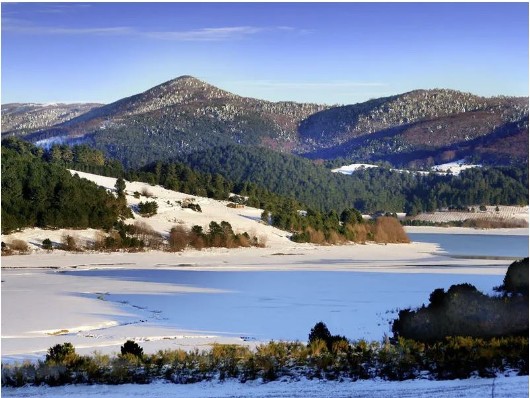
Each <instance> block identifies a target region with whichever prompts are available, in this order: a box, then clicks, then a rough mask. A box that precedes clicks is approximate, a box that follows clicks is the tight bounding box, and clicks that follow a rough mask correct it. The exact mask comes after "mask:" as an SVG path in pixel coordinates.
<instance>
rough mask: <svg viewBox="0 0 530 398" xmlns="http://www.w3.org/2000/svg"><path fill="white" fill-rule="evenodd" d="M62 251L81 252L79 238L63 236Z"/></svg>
mask: <svg viewBox="0 0 530 398" xmlns="http://www.w3.org/2000/svg"><path fill="white" fill-rule="evenodd" d="M61 249H63V250H66V251H80V250H81V249H80V248H79V241H78V238H77V237H75V236H72V235H63V237H62V239H61Z"/></svg>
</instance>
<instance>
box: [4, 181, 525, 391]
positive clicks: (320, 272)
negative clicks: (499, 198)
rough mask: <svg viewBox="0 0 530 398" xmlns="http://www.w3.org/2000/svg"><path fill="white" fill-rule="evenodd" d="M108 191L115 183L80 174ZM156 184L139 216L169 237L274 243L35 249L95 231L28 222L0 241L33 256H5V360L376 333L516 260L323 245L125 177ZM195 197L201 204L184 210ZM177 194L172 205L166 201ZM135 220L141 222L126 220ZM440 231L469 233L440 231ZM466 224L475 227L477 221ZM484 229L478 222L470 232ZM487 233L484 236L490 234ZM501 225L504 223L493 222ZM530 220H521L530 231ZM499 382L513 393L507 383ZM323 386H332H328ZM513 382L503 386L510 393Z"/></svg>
mask: <svg viewBox="0 0 530 398" xmlns="http://www.w3.org/2000/svg"><path fill="white" fill-rule="evenodd" d="M75 173H78V174H79V175H80V176H82V177H87V178H90V179H91V180H93V181H95V182H96V183H98V184H99V185H102V186H104V187H106V188H107V189H109V190H114V184H115V179H113V178H108V177H100V176H94V175H89V174H86V173H81V172H75ZM143 189H148V190H149V191H150V192H151V193H152V195H153V197H151V198H150V199H149V200H156V201H157V203H158V204H159V212H158V214H157V215H155V216H154V217H151V218H143V217H140V216H138V215H136V220H142V221H144V222H146V223H148V224H149V225H150V226H152V227H153V228H154V229H155V230H157V231H159V232H161V233H164V234H167V233H168V232H169V230H170V229H171V227H172V226H174V225H175V224H176V223H178V224H180V225H185V226H192V225H195V224H198V225H202V226H207V225H208V223H209V222H210V221H211V220H214V221H218V222H220V221H223V220H225V221H228V222H230V223H231V224H232V226H233V227H234V230H235V231H236V232H237V231H238V230H239V231H248V232H249V233H251V234H252V233H254V234H256V235H257V236H258V237H262V238H263V239H264V240H266V241H267V247H266V248H245V249H231V250H229V249H207V250H202V251H195V250H188V251H184V252H180V253H167V252H161V251H148V252H142V253H121V252H118V253H94V252H83V253H68V252H63V251H59V250H55V251H53V252H51V253H48V252H46V251H44V250H42V249H41V248H40V244H41V242H42V240H43V239H45V238H50V239H51V240H52V241H54V242H59V241H60V238H61V236H62V235H63V234H65V233H69V234H75V235H77V236H78V237H79V238H80V240H81V241H90V240H93V239H94V235H95V233H96V231H94V230H79V231H72V230H40V229H27V230H25V231H22V232H17V233H15V234H11V235H9V236H2V240H9V239H24V240H26V241H27V242H28V244H29V245H30V246H31V247H32V253H31V254H29V255H18V256H7V257H2V289H1V295H2V361H3V362H4V363H5V362H12V361H23V360H26V359H30V360H35V359H41V358H43V356H44V355H45V353H46V350H47V349H48V348H49V347H51V346H53V345H55V344H60V343H63V342H67V341H68V342H71V343H72V344H73V345H74V346H75V348H76V351H77V352H79V353H81V354H90V353H92V352H94V351H95V350H97V351H99V352H103V353H116V352H118V351H119V347H120V346H121V345H122V344H123V343H124V342H125V341H126V340H128V339H132V340H135V341H137V342H139V343H140V344H141V346H142V347H143V348H144V351H145V352H146V353H152V352H156V351H157V350H159V349H165V348H170V349H171V348H173V349H174V348H182V349H191V348H199V349H201V348H208V347H210V345H211V344H212V343H213V342H220V343H237V344H245V345H248V346H251V347H252V346H255V345H256V344H258V343H259V342H260V341H268V340H270V339H292V340H294V339H298V340H300V341H304V340H305V339H306V338H307V333H308V332H309V330H310V328H311V327H312V326H314V324H315V323H316V322H318V321H320V320H322V321H324V322H326V324H328V326H329V327H330V329H331V331H332V332H333V333H337V334H342V335H346V336H348V337H350V338H353V339H357V338H363V337H364V338H367V339H374V340H381V339H382V338H383V334H384V333H389V325H388V322H389V321H391V320H392V319H393V318H395V316H396V313H395V311H396V309H397V308H403V307H406V306H420V305H421V304H422V303H424V302H426V300H428V297H429V294H430V292H431V291H432V290H433V289H434V288H437V287H444V288H448V287H449V286H450V285H451V284H454V283H462V282H464V281H465V282H470V283H473V284H475V285H476V286H477V287H478V288H479V289H482V290H483V291H486V292H488V291H491V289H492V288H493V286H496V285H499V284H500V283H501V281H502V276H503V275H504V273H505V272H506V268H507V266H508V264H509V261H503V260H486V259H473V260H467V259H466V260H464V259H457V258H450V257H446V256H444V255H442V254H443V253H441V252H440V249H439V247H438V246H437V245H435V244H430V243H412V244H401V245H378V244H366V245H353V244H352V245H343V246H315V245H311V244H295V243H293V242H291V241H290V240H289V239H288V236H287V235H288V234H287V233H285V232H283V231H280V230H277V229H275V228H273V227H271V226H268V225H264V224H262V223H261V222H260V221H259V216H260V213H261V210H259V209H253V208H248V207H245V208H237V209H232V208H228V207H226V204H227V203H228V202H222V201H215V200H212V199H208V198H200V197H193V196H191V195H186V194H183V193H178V192H173V191H168V190H165V189H163V188H161V187H158V186H149V185H148V184H143V183H138V182H127V184H126V192H127V200H128V203H129V204H130V205H135V204H137V203H138V202H139V201H141V200H146V198H144V197H142V198H140V199H136V198H134V197H133V193H134V192H135V191H138V192H142V190H143ZM185 199H193V200H195V201H196V203H198V204H200V206H201V208H202V210H203V212H202V213H197V212H194V211H191V210H189V209H182V208H181V207H180V205H178V204H177V203H176V202H177V201H183V200H185ZM168 201H169V203H168ZM130 222H134V220H132V221H130ZM441 231H443V233H454V232H455V231H456V232H458V233H460V229H452V228H444V229H441ZM468 231H469V230H468ZM475 232H476V231H473V233H475ZM481 233H488V232H481ZM495 233H497V231H495ZM527 233H528V230H526V234H527ZM495 380H496V382H495V396H511V397H517V396H523V394H525V395H526V396H527V395H528V388H527V383H528V378H520V377H510V378H507V379H504V378H502V379H501V378H498V379H495ZM492 383H493V380H488V379H472V380H463V381H451V382H428V381H415V382H401V383H389V382H384V383H383V382H376V381H371V382H364V381H363V382H356V383H331V382H328V383H321V382H318V381H301V382H297V383H279V382H278V383H268V384H263V385H261V384H259V383H246V384H239V383H236V382H227V383H200V384H197V385H188V386H180V385H174V384H165V383H161V382H160V383H155V384H154V385H149V386H139V385H134V386H130V385H126V386H65V387H58V388H53V389H51V388H46V387H41V388H37V389H36V388H21V389H16V390H14V389H3V390H2V394H4V395H5V396H13V397H27V396H35V395H39V396H54V397H61V396H72V395H78V396H80V397H83V396H86V397H91V396H96V395H97V396H105V397H122V396H140V395H141V396H147V397H149V396H167V395H171V396H179V395H181V396H197V397H202V396H208V397H210V396H212V397H215V396H219V397H232V396H258V397H260V396H262V397H272V396H285V397H287V396H289V397H290V396H295V397H296V396H299V397H302V396H303V397H306V396H307V397H314V396H322V395H325V396H332V395H333V396H337V397H342V396H352V395H355V396H361V397H362V396H373V394H376V395H377V396H398V395H399V396H418V397H423V396H425V397H427V396H429V397H431V396H434V397H437V396H439V397H453V396H461V395H460V394H461V393H462V392H464V393H465V394H466V396H471V397H475V396H477V397H478V396H485V395H488V396H489V395H491V388H492ZM503 389H504V390H503ZM323 391H324V392H323ZM503 391H504V394H505V395H502V394H503Z"/></svg>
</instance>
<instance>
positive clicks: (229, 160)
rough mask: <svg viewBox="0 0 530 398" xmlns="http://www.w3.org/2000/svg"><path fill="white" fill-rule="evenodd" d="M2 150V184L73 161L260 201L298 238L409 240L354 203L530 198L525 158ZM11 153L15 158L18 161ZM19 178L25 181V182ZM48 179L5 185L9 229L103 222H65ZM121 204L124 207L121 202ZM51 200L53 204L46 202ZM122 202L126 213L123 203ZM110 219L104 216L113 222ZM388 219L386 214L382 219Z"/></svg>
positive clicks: (420, 208)
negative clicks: (362, 161)
mask: <svg viewBox="0 0 530 398" xmlns="http://www.w3.org/2000/svg"><path fill="white" fill-rule="evenodd" d="M2 150H3V153H2V161H3V165H2V170H3V173H4V170H5V174H4V179H3V181H2V186H4V184H10V179H9V178H10V176H14V175H19V173H23V174H24V175H26V174H29V175H30V177H28V179H30V178H32V179H33V180H32V182H31V184H33V185H36V184H37V182H36V181H37V180H36V178H37V177H36V175H38V173H37V172H35V171H34V170H33V168H34V167H42V168H45V169H46V170H55V171H54V173H58V172H59V171H58V170H62V171H61V173H63V174H64V175H66V174H65V173H67V172H66V170H65V168H72V169H76V170H80V171H86V172H92V173H96V174H101V175H107V176H113V177H123V178H125V179H127V180H130V181H143V182H147V183H150V184H159V185H162V186H164V187H165V188H167V189H172V190H176V191H181V192H184V193H188V194H192V195H198V196H205V197H210V198H214V199H219V200H232V201H235V202H240V203H243V204H245V205H248V206H252V207H257V208H261V209H263V210H264V212H263V215H262V219H263V221H265V222H270V223H271V224H272V225H274V226H276V227H278V228H280V229H283V230H287V231H291V232H293V233H294V235H293V239H294V240H296V241H299V242H314V243H339V242H343V241H352V240H353V241H361V242H362V241H366V240H375V241H379V240H380V241H396V242H401V241H406V239H405V238H404V237H402V234H401V233H400V232H399V230H398V228H397V227H396V226H394V225H391V224H392V221H390V220H387V221H384V222H385V223H386V224H385V228H387V229H388V230H392V231H394V232H393V233H391V235H392V237H390V236H386V237H382V236H381V234H380V233H378V231H381V226H380V225H379V226H378V225H376V224H368V223H364V222H363V221H362V219H361V218H359V219H358V220H356V219H355V217H354V218H351V217H349V216H348V212H349V213H353V214H359V212H362V213H370V212H376V211H380V212H382V213H392V212H403V211H405V212H407V213H408V214H410V215H415V214H417V213H419V212H424V211H434V210H436V209H438V208H466V206H471V205H476V204H483V205H496V204H505V205H509V204H511V205H524V204H528V169H527V168H526V167H520V168H517V167H484V168H475V169H470V170H466V171H464V172H462V173H461V174H460V175H459V176H453V175H438V174H434V173H431V174H429V175H420V174H416V173H408V172H397V171H393V170H391V169H390V168H385V167H381V168H373V169H366V170H360V171H358V172H356V173H354V174H353V175H351V176H346V175H340V174H335V173H331V172H330V170H329V169H327V168H325V167H324V166H322V165H318V164H315V163H314V162H311V161H308V160H306V159H302V158H298V157H295V156H292V155H284V154H280V153H278V152H273V151H270V150H265V149H257V148H248V147H242V146H227V147H217V148H214V149H210V150H206V151H203V152H201V153H196V154H193V155H189V156H186V157H185V158H183V159H181V161H180V162H166V163H163V162H156V163H153V164H151V165H149V166H145V167H143V168H141V169H138V170H125V169H124V168H123V166H122V165H121V163H119V162H118V161H117V160H111V159H107V158H105V156H104V154H103V152H101V151H98V150H95V149H92V148H89V147H88V146H74V147H70V146H67V145H56V146H52V147H51V148H49V149H48V150H43V149H40V148H37V147H34V146H32V145H31V144H28V143H24V142H22V141H19V140H17V139H14V138H10V139H7V140H4V141H3V143H2ZM4 150H5V153H6V155H5V156H7V157H6V161H4V157H5V156H4ZM15 155H16V156H15ZM14 158H16V159H18V160H17V161H14V160H12V159H14ZM22 159H26V160H25V162H26V163H27V164H34V166H27V167H26V166H23V165H22V164H17V165H15V166H11V165H12V164H13V163H17V162H22V163H23V161H22ZM34 161H35V162H34ZM37 165H40V166H37ZM24 167H26V169H27V170H26V169H24ZM8 169H9V170H8ZM198 170H200V171H198ZM31 176H32V177H31ZM68 178H69V179H65V180H64V181H62V179H61V182H60V183H61V184H65V183H66V182H65V181H70V180H71V179H72V178H74V177H68ZM22 181H25V180H21V181H19V182H22ZM49 183H50V184H51V185H50V187H49V188H47V189H48V191H49V192H48V193H47V194H46V195H45V194H44V193H41V196H42V195H45V196H46V197H47V198H51V199H47V200H39V204H38V205H35V206H33V205H31V204H30V203H31V201H32V200H34V195H35V194H34V192H33V191H34V190H35V188H34V187H33V186H32V187H31V188H24V189H23V188H22V187H19V188H18V189H19V190H23V191H24V194H25V196H24V195H20V194H19V193H17V192H16V189H17V186H18V185H17V184H11V185H10V187H9V188H7V185H6V189H5V190H4V192H3V198H2V209H3V210H4V206H6V211H7V212H6V213H5V215H7V218H6V217H4V222H3V225H2V228H6V229H5V230H6V231H7V230H12V229H14V228H20V227H22V226H46V225H48V226H72V227H77V226H79V227H82V226H85V225H87V226H93V225H96V221H94V219H95V218H97V216H95V215H94V212H95V210H90V211H89V210H86V211H85V210H82V211H83V212H85V213H86V214H91V215H90V216H88V215H86V214H85V215H82V216H80V217H75V218H76V219H79V218H80V221H75V222H72V223H73V224H76V225H66V224H65V223H66V221H65V220H69V219H71V218H72V217H71V211H70V210H68V209H67V208H65V209H64V211H65V214H62V215H59V213H60V212H62V211H63V210H57V209H58V208H57V203H58V202H57V200H55V201H54V199H53V198H54V196H53V195H55V196H57V195H65V193H64V192H63V191H61V190H60V189H59V188H57V187H56V185H54V184H55V177H54V178H52V181H51V182H49ZM28 184H30V183H29V182H28ZM44 189H45V188H42V190H44ZM56 191H57V192H56ZM58 192H59V193H58ZM232 194H236V195H235V196H233V195H232ZM32 195H33V196H32ZM107 196H109V195H107ZM81 197H84V198H87V197H89V196H87V195H81ZM17 198H18V199H17ZM21 198H22V199H24V202H23V201H21ZM109 198H110V196H109ZM118 199H120V198H118ZM87 200H88V199H87ZM109 200H110V199H109ZM63 202H64V200H63ZM121 202H123V198H122V200H121ZM4 203H5V205H4ZM70 203H75V204H77V205H78V206H75V208H76V209H78V210H76V211H78V212H79V211H81V210H79V209H81V208H84V207H83V206H85V207H86V206H93V204H89V203H87V204H86V205H83V206H81V204H80V203H79V202H77V201H73V202H69V204H70ZM17 204H18V205H21V206H23V207H24V209H22V210H21V211H15V207H13V206H16V205H17ZM9 206H11V210H10V208H9ZM53 206H55V207H53ZM116 206H118V207H120V205H119V204H118V205H116ZM109 207H111V206H110V205H106V206H102V209H106V208H109ZM122 207H123V206H122ZM47 208H51V209H52V211H50V212H48V211H46V209H47ZM27 209H34V210H32V211H34V212H35V214H38V215H33V216H29V215H27V213H28V212H29V211H30V210H27ZM72 211H73V210H72ZM101 211H103V210H101ZM116 211H117V212H118V213H120V212H121V213H123V212H124V209H121V210H116ZM10 212H11V213H10ZM58 212H59V213H58ZM10 214H14V215H13V216H11V215H10ZM113 214H114V213H113ZM122 215H124V213H123V214H122ZM113 217H114V216H113ZM12 218H13V220H12ZM115 218H116V217H114V219H115ZM6 220H7V221H6ZM14 220H16V221H14ZM109 222H110V221H107V222H105V223H103V224H101V225H105V226H108V225H109ZM382 223H383V221H381V222H379V224H382ZM394 224H395V223H394ZM389 239H390V240H389Z"/></svg>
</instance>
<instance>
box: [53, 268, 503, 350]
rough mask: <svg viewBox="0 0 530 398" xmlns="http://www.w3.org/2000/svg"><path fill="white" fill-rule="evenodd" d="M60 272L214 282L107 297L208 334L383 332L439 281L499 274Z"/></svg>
mask: <svg viewBox="0 0 530 398" xmlns="http://www.w3.org/2000/svg"><path fill="white" fill-rule="evenodd" d="M61 275H65V276H74V277H76V278H80V279H82V278H85V277H89V278H91V279H92V280H96V281H97V280H98V279H101V280H105V279H106V280H108V279H110V280H120V281H130V282H135V283H138V282H139V283H156V284H160V285H166V284H172V285H181V286H182V285H184V286H186V287H191V288H195V290H196V291H200V290H202V289H204V288H206V289H208V290H210V289H215V290H216V291H221V293H201V292H199V293H187V294H180V293H176V294H165V295H163V296H161V295H159V294H156V293H150V294H136V293H134V294H114V293H111V294H109V295H107V296H106V297H105V300H106V301H109V302H112V303H117V305H120V304H125V305H127V306H128V308H130V310H132V311H133V312H135V313H136V314H137V316H142V314H147V313H156V314H158V319H159V321H158V322H159V324H161V325H166V326H168V327H175V328H178V329H184V330H194V331H199V332H200V333H206V334H209V335H211V334H215V335H219V334H221V335H229V336H237V337H240V336H248V337H252V338H255V339H257V340H270V339H274V340H301V341H305V340H306V339H307V335H308V333H309V331H310V329H311V328H312V327H313V326H314V324H315V323H317V322H318V321H323V322H325V323H326V324H327V325H328V327H329V328H330V330H331V332H332V333H338V334H341V335H345V336H347V337H348V338H352V339H360V338H365V339H369V340H381V339H382V338H383V335H384V333H387V334H390V329H389V322H390V321H391V320H392V319H394V318H395V316H396V313H395V310H396V309H402V308H406V307H410V306H412V307H416V306H420V305H421V304H422V303H427V302H428V298H429V294H430V293H431V292H432V291H433V290H434V289H436V288H440V287H442V288H449V287H450V286H451V285H453V284H457V283H465V282H471V283H473V284H474V285H475V286H477V288H478V289H480V290H482V291H484V292H490V291H491V290H492V288H493V287H494V286H497V285H499V284H500V283H501V282H502V277H499V276H498V275H460V274H454V275H453V274H434V275H433V274H429V273H428V271H426V273H415V274H403V273H391V272H389V273H370V272H341V271H265V272H260V271H253V272H248V271H243V272H241V271H183V270H89V271H74V272H65V273H63V274H61ZM100 284H103V283H100ZM138 307H141V308H142V309H138ZM135 308H136V310H135ZM131 321H133V319H131Z"/></svg>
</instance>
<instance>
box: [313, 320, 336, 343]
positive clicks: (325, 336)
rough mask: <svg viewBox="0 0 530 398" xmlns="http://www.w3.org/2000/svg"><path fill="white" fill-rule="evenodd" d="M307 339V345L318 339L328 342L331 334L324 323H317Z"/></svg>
mask: <svg viewBox="0 0 530 398" xmlns="http://www.w3.org/2000/svg"><path fill="white" fill-rule="evenodd" d="M308 339H309V343H312V342H313V341H315V340H319V339H320V340H324V341H328V340H330V339H331V333H330V331H329V329H328V327H327V326H326V324H325V323H324V322H318V323H317V324H316V325H315V326H313V328H312V329H311V331H310V332H309V337H308Z"/></svg>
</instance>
